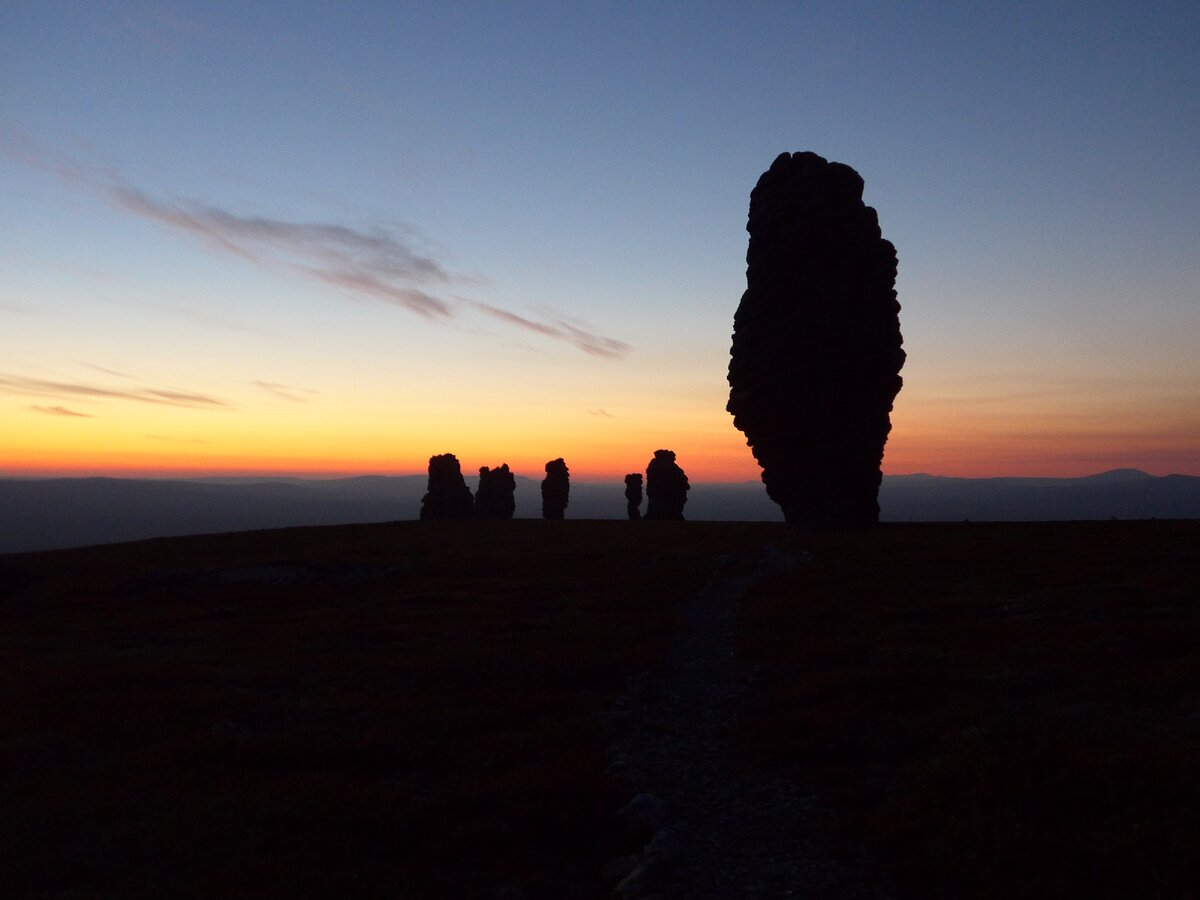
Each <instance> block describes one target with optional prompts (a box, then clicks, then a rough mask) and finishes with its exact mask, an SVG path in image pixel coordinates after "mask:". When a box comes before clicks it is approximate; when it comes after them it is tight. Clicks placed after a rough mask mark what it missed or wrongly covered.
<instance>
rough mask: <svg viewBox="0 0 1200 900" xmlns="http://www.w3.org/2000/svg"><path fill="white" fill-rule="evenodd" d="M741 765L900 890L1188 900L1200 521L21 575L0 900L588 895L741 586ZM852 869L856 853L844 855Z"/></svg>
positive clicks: (1194, 875) (417, 551)
mask: <svg viewBox="0 0 1200 900" xmlns="http://www.w3.org/2000/svg"><path fill="white" fill-rule="evenodd" d="M767 543H776V544H779V545H781V546H784V547H786V548H788V549H789V550H791V551H792V552H793V553H794V554H795V556H796V559H797V561H798V562H797V565H796V567H795V568H794V569H793V570H792V571H790V572H789V573H787V574H783V575H772V576H766V577H763V578H762V579H760V580H759V581H758V582H757V583H756V584H755V585H754V586H753V587H752V588H751V589H750V591H749V592H748V594H747V596H746V597H745V599H744V601H743V612H742V619H741V626H740V634H739V638H738V640H739V647H740V654H741V660H740V661H741V664H742V666H743V668H744V671H745V674H746V677H747V679H748V680H749V683H750V685H751V687H750V689H749V690H748V692H746V693H744V694H743V695H742V700H741V708H740V709H739V710H738V713H739V717H738V720H737V721H738V724H737V726H736V729H735V733H734V735H733V738H734V740H735V742H736V746H737V748H738V757H737V758H738V760H739V764H740V765H743V766H747V767H751V768H754V769H758V770H764V771H765V770H768V769H770V770H776V771H783V772H785V773H786V774H787V775H788V776H789V777H791V778H794V779H795V780H796V781H797V782H798V783H800V784H801V785H803V786H804V787H805V789H807V790H811V791H812V792H814V794H815V796H816V798H817V806H816V811H815V812H814V813H813V815H814V816H815V817H816V818H817V819H818V822H819V825H820V828H821V829H822V830H823V831H824V833H825V834H827V835H828V838H829V846H830V848H831V852H839V848H840V847H845V848H846V853H847V857H848V858H849V857H850V856H851V855H852V854H858V851H857V850H854V849H852V848H866V851H867V855H868V856H869V858H870V860H871V861H872V862H871V863H870V864H871V865H873V867H874V869H875V871H874V873H873V877H874V878H875V879H876V880H877V881H878V882H880V883H882V884H884V885H886V887H887V888H888V890H889V891H890V892H891V893H892V895H893V896H895V897H897V898H911V900H930V898H948V900H949V898H996V900H999V898H1005V900H1008V898H1014V897H1022V898H1031V897H1047V898H1049V897H1057V898H1061V897H1088V898H1106V897H1147V898H1150V897H1187V896H1200V863H1198V861H1197V860H1198V859H1200V854H1198V853H1197V850H1196V848H1197V847H1200V774H1198V768H1200V765H1198V764H1200V753H1198V752H1197V751H1198V750H1200V640H1198V638H1200V523H1197V522H1187V523H1181V522H1130V523H1124V522H1111V523H1095V524H1062V525H1058V524H1039V525H1020V524H1008V525H979V524H974V525H968V524H955V525H906V526H890V527H882V528H879V529H877V530H875V531H872V532H869V533H863V534H832V535H816V536H799V535H795V534H793V533H790V532H788V531H787V530H786V529H785V528H784V527H783V526H782V525H775V524H754V525H737V524H704V523H655V522H642V523H627V522H583V521H578V522H573V521H566V522H540V521H510V522H499V523H482V522H467V523H417V522H409V523H401V524H395V525H371V526H342V527H332V528H305V529H290V530H283V531H271V532H250V533H243V534H231V535H220V536H207V537H192V538H172V539H164V540H154V541H144V542H139V543H134V544H123V545H109V546H104V547H97V548H89V549H81V550H70V551H57V552H50V553H39V554H28V555H20V556H7V557H0V617H2V619H3V627H2V629H0V642H2V643H0V654H2V660H3V664H2V665H0V703H2V704H3V705H2V707H0V709H2V720H0V721H2V722H3V725H2V728H0V895H3V896H9V897H21V896H61V897H68V896H69V897H98V896H108V897H131V896H144V897H151V896H154V897H163V896H173V897H174V896H220V895H233V894H242V895H257V896H263V895H273V896H298V895H307V896H312V895H343V896H389V897H414V898H415V897H447V898H450V897H456V898H457V897H462V898H474V897H480V898H495V897H500V896H505V895H506V893H507V896H510V897H517V896H523V897H526V898H531V900H533V898H588V897H603V896H606V895H607V893H608V891H609V887H608V886H605V885H604V884H603V883H602V880H601V877H600V870H601V868H602V867H603V865H604V864H605V862H606V861H608V860H610V859H611V858H613V857H614V856H617V855H620V854H622V853H627V852H629V851H630V850H631V849H632V848H630V847H628V846H625V845H623V843H622V840H623V839H622V838H621V837H620V836H619V835H617V834H615V833H614V831H613V828H612V826H611V825H610V821H609V815H610V813H611V812H612V811H613V810H614V809H616V808H617V807H619V806H620V805H621V804H622V803H623V802H624V801H625V800H626V799H627V798H628V789H627V788H626V787H625V786H623V785H622V784H620V783H618V782H617V781H615V780H614V779H613V778H611V777H609V776H607V775H606V774H605V770H606V767H607V765H608V759H607V749H608V742H609V738H608V736H607V735H606V732H605V728H604V725H603V715H602V714H603V713H604V712H605V711H606V710H608V709H610V708H611V706H612V704H613V703H614V700H615V699H616V698H617V697H618V696H619V695H620V694H621V693H622V692H623V690H624V689H625V685H626V679H627V678H629V676H631V675H636V674H637V673H639V672H643V671H647V670H653V669H654V667H655V665H656V663H657V661H658V660H659V659H660V658H661V656H662V654H663V652H664V648H665V646H666V643H667V641H668V640H669V639H670V636H671V634H672V632H673V630H674V629H675V627H676V618H675V613H676V609H677V605H678V603H679V602H680V601H682V600H683V599H685V598H686V597H688V596H690V595H691V594H692V593H694V592H696V591H697V590H699V589H700V588H702V587H703V586H704V584H705V583H707V582H708V581H709V580H711V579H712V578H714V577H719V576H722V575H729V574H733V573H736V572H737V571H739V570H740V569H742V568H744V567H746V566H748V565H749V564H750V563H749V560H751V558H752V557H753V555H754V553H755V551H756V549H757V548H759V547H761V546H762V545H764V544H767ZM855 858H860V855H855Z"/></svg>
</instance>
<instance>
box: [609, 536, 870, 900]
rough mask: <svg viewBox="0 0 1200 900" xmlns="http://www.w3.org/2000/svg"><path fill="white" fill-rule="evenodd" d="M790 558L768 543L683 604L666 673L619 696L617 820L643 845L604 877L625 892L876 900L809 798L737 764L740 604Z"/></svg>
mask: <svg viewBox="0 0 1200 900" xmlns="http://www.w3.org/2000/svg"><path fill="white" fill-rule="evenodd" d="M796 563H797V560H796V559H795V558H794V557H793V556H791V555H790V554H788V553H786V552H784V551H782V550H780V549H778V548H776V547H768V548H764V550H763V551H762V553H761V555H760V557H759V559H758V560H757V564H756V566H755V568H754V569H753V570H752V571H751V572H749V573H747V574H743V575H736V576H731V577H727V578H723V579H720V580H718V581H716V582H714V583H713V584H711V585H709V586H708V587H707V588H706V589H705V590H703V591H702V592H700V593H699V594H697V595H695V596H694V597H692V598H691V599H690V600H689V601H687V603H686V605H685V607H684V609H683V614H682V617H681V626H680V630H679V632H678V633H677V635H676V636H675V638H674V639H673V641H672V644H671V647H670V650H669V652H668V655H667V659H666V662H665V665H664V667H663V670H662V671H661V672H659V673H657V674H656V675H653V676H650V675H646V676H642V677H641V678H639V679H637V680H636V683H634V684H632V685H631V688H630V693H629V695H628V696H626V697H625V698H623V699H622V700H621V701H619V702H618V704H617V707H616V709H615V710H614V712H613V718H614V720H615V721H616V722H617V723H618V729H619V732H620V734H621V737H619V738H618V739H617V740H616V741H615V742H614V745H613V768H614V770H616V771H617V772H619V774H620V776H621V777H622V779H623V780H624V781H625V782H626V784H627V785H628V786H629V788H630V790H631V791H632V792H633V793H634V796H633V800H632V801H631V802H630V804H629V805H628V806H627V807H626V808H624V809H623V810H621V811H619V812H618V813H617V814H616V815H615V817H614V818H615V819H616V821H617V823H618V825H619V826H620V827H622V828H624V829H627V830H628V831H630V832H632V833H634V834H636V835H638V836H639V837H640V838H641V839H644V840H645V841H646V844H645V849H644V850H643V851H642V852H641V853H638V854H636V855H634V856H630V857H624V858H622V859H619V860H615V861H613V863H612V864H611V865H610V866H609V867H608V870H607V872H606V875H607V877H608V878H609V880H610V881H611V882H612V883H613V884H614V885H615V887H614V894H615V895H616V896H618V897H623V898H630V900H632V898H650V897H661V898H664V900H707V898H713V900H717V898H720V900H732V898H787V897H822V898H830V900H834V898H836V900H849V898H854V900H860V898H861V900H866V898H870V900H880V898H882V897H883V896H884V895H883V894H881V893H880V892H878V891H875V890H872V889H871V888H870V887H869V886H867V885H865V884H863V883H861V879H859V878H858V877H857V875H856V873H855V872H854V871H853V870H854V869H855V868H857V867H856V866H854V865H853V864H848V863H846V862H844V861H835V860H833V859H830V858H828V856H827V855H823V854H822V853H821V851H820V842H819V840H818V838H817V836H815V835H814V834H812V833H811V829H810V828H809V827H808V820H809V818H810V816H809V815H808V810H809V809H810V808H811V804H812V800H811V798H810V797H809V796H806V795H805V794H804V793H802V792H801V791H800V790H798V789H797V788H796V787H795V785H793V784H791V783H790V782H787V781H785V780H783V779H781V778H771V777H759V776H755V777H749V776H746V775H743V774H741V773H739V772H738V771H737V770H736V769H735V767H734V765H733V761H732V743H731V730H732V726H733V724H734V718H735V715H736V703H735V702H734V701H736V698H737V695H738V693H739V692H740V691H742V690H744V689H745V686H744V684H741V683H739V679H738V669H737V664H736V660H735V658H734V643H735V635H736V629H737V621H738V612H739V606H740V600H741V597H742V595H743V594H744V593H745V591H746V589H747V588H748V587H749V586H750V585H751V584H753V583H754V581H756V580H757V579H759V578H761V577H763V576H765V575H768V574H772V573H776V572H781V571H786V570H787V569H788V568H790V567H792V566H794V565H795V564H796Z"/></svg>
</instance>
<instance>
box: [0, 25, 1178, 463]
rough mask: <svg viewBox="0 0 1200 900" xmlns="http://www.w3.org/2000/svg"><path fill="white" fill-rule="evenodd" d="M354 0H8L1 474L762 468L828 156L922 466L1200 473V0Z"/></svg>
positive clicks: (895, 439)
mask: <svg viewBox="0 0 1200 900" xmlns="http://www.w3.org/2000/svg"><path fill="white" fill-rule="evenodd" d="M352 10H353V12H344V13H343V12H338V11H335V10H333V9H331V8H327V7H320V6H318V7H315V8H308V5H307V4H299V5H292V4H267V5H266V6H263V7H256V9H255V11H249V10H240V9H239V8H237V7H229V8H222V9H219V10H218V9H213V8H209V7H206V6H204V5H193V4H188V3H168V4H158V3H121V4H116V5H108V4H105V5H90V4H84V5H74V6H70V7H69V8H68V10H67V11H65V12H64V11H63V10H60V9H59V8H58V7H50V6H46V5H42V4H10V5H9V6H7V7H6V8H5V9H4V10H3V12H0V84H3V85H4V89H3V92H2V97H0V184H2V190H3V195H4V197H5V217H4V219H5V221H4V224H3V225H2V226H0V350H2V353H0V476H21V475H36V476H49V475H85V474H86V475H116V476H134V475H136V476H154V477H165V476H173V477H178V476H189V475H197V476H199V475H217V474H253V475H270V474H289V475H315V476H330V477H332V476H335V475H355V474H411V473H418V472H421V471H423V470H424V467H425V464H426V460H427V459H428V458H429V456H430V455H432V454H435V453H443V452H453V453H455V454H457V456H458V457H459V459H460V460H461V461H462V463H463V468H464V470H465V471H466V472H468V473H470V472H473V471H474V470H476V469H477V468H478V467H479V466H483V465H488V466H493V465H497V464H499V463H501V462H507V463H508V464H509V465H510V466H511V467H512V468H513V469H514V471H516V472H517V473H519V474H522V475H526V476H528V477H540V476H541V473H542V466H543V464H544V463H545V461H546V460H549V459H552V458H555V457H559V456H561V457H564V458H565V459H566V460H567V463H568V465H569V466H570V467H571V473H572V477H575V478H580V479H585V480H607V479H619V478H620V477H621V476H622V475H623V474H624V473H626V472H633V471H641V470H644V469H645V466H646V463H647V461H648V460H649V459H650V457H651V454H652V453H653V451H654V450H655V449H657V448H660V447H664V448H670V449H673V450H674V451H676V453H677V454H678V458H679V462H680V464H681V465H682V466H683V467H684V468H685V470H686V471H687V473H688V475H689V476H690V477H691V478H692V479H693V481H746V480H752V479H757V478H758V474H759V470H758V468H757V466H756V464H755V462H754V460H753V458H752V457H751V455H750V451H749V449H748V448H747V447H746V445H745V441H744V438H743V437H742V435H741V434H740V433H738V432H737V431H736V430H734V428H733V425H732V421H731V419H730V417H729V415H728V414H727V413H726V412H725V411H724V407H725V402H726V400H727V396H728V386H727V384H726V382H725V372H726V366H727V363H728V353H729V341H730V332H731V329H732V317H733V312H734V310H735V308H736V307H737V304H738V299H739V297H740V295H741V292H742V291H743V289H744V288H745V252H746V232H745V230H744V229H745V224H746V209H747V204H748V199H749V193H750V190H751V188H752V187H753V186H754V184H755V181H756V179H757V178H758V176H759V174H760V173H761V172H762V171H763V170H764V169H765V168H766V167H767V166H768V165H769V164H770V163H771V161H772V159H773V158H774V157H775V155H776V154H778V153H779V152H780V151H783V150H802V149H812V150H815V151H817V152H818V153H821V154H822V155H824V156H827V157H828V158H829V159H832V160H839V161H844V162H846V163H848V164H850V165H852V166H854V167H855V168H856V169H857V170H858V171H859V172H861V173H862V175H863V177H864V178H865V181H866V190H865V195H864V199H865V200H866V202H867V203H868V204H870V205H872V206H874V207H875V208H876V209H877V210H878V213H879V219H880V224H881V227H882V230H883V234H884V236H885V237H887V238H888V239H889V240H891V241H892V242H893V243H894V244H895V245H896V247H897V250H898V255H899V259H900V269H899V273H900V274H899V280H898V282H897V289H898V292H899V297H900V302H901V305H902V310H901V314H900V322H901V329H902V331H903V334H904V339H905V349H906V351H907V352H908V359H909V361H908V364H907V365H906V367H905V369H904V371H903V372H902V375H903V377H904V381H905V387H904V389H903V391H902V392H901V393H900V395H899V397H898V398H897V401H896V406H895V411H894V413H893V416H892V423H893V430H892V433H891V437H890V440H889V442H888V444H887V448H886V454H885V458H884V471H885V473H891V474H903V473H913V472H927V473H933V474H941V475H962V476H994V475H1054V476H1071V475H1086V474H1091V473H1095V472H1100V471H1104V470H1106V469H1112V468H1117V467H1136V468H1140V469H1144V470H1146V471H1148V472H1150V473H1152V474H1159V475H1161V474H1168V473H1185V474H1200V364H1197V361H1196V360H1197V354H1196V349H1195V341H1196V335H1197V334H1200V300H1198V298H1197V294H1196V285H1197V284H1200V256H1198V255H1197V254H1196V252H1195V248H1196V246H1197V245H1200V222H1198V220H1197V218H1196V214H1195V210H1196V209H1200V181H1198V180H1197V177H1196V171H1197V168H1196V165H1195V148H1196V146H1198V145H1200V111H1198V108H1197V102H1198V101H1197V97H1200V86H1198V85H1197V83H1196V82H1197V72H1198V71H1200V61H1198V60H1197V58H1196V49H1195V41H1194V35H1195V34H1196V30H1197V27H1200V22H1197V20H1196V13H1195V11H1194V10H1191V9H1189V8H1188V7H1186V6H1175V5H1170V4H1168V5H1166V6H1164V7H1163V8H1161V9H1159V8H1157V7H1153V6H1152V7H1150V8H1146V9H1145V10H1141V11H1133V10H1131V9H1129V8H1126V7H1124V6H1119V5H1116V4H1108V5H1102V6H1100V7H1097V8H1096V9H1090V8H1089V9H1087V10H1084V9H1082V8H1081V9H1079V10H1076V11H1073V12H1064V11H1060V12H1059V13H1058V14H1055V15H1051V14H1050V13H1046V14H1045V15H1040V14H1039V15H1038V16H1037V17H1034V16H1033V15H1032V13H1030V14H1029V15H1028V16H1025V15H1016V14H1015V13H1013V12H1012V11H1011V10H1010V11H1008V12H1006V11H1005V10H1004V9H1003V8H1002V7H1000V8H996V9H989V10H988V11H986V12H984V13H982V14H978V13H977V12H975V11H967V10H966V9H965V8H961V9H960V8H958V7H952V6H951V7H947V8H946V9H945V10H942V11H940V12H938V11H935V10H922V11H917V10H907V9H900V8H891V7H882V8H880V9H877V10H875V11H873V12H870V13H868V12H866V11H863V10H859V11H857V12H854V11H841V10H840V9H839V8H837V7H829V8H823V9H820V10H813V9H810V8H808V6H807V5H804V6H793V5H789V4H780V5H776V6H771V5H768V6H767V7H761V8H760V7H754V8H750V9H747V8H743V6H742V5H740V4H728V5H718V6H717V7H716V8H714V9H713V10H710V11H709V13H708V14H706V15H703V16H699V15H698V16H689V17H688V21H687V22H686V23H683V22H680V21H678V20H677V14H670V13H668V12H667V11H666V10H659V11H656V10H654V9H649V8H645V9H643V8H638V9H636V10H630V9H627V10H624V11H623V12H622V13H621V14H619V15H618V14H616V13H612V14H607V13H605V12H603V11H601V10H602V8H596V9H594V10H591V11H590V12H589V13H588V14H586V15H582V14H580V13H579V11H577V10H576V11H571V10H568V9H558V8H555V9H553V10H547V9H546V8H542V7H535V6H532V5H519V6H518V7H517V8H516V9H514V10H509V9H505V10H500V9H493V8H491V7H481V8H479V9H476V10H475V11H474V12H472V13H470V14H461V13H456V12H453V11H449V10H442V9H441V8H440V7H437V8H435V7H431V8H429V9H426V10H424V11H423V12H415V11H412V10H410V8H409V7H407V6H404V5H401V6H396V5H394V4H384V3H363V4H352ZM1097 47H1103V48H1105V49H1104V52H1103V53H1099V52H1097V51H1096V49H1095V48H1097Z"/></svg>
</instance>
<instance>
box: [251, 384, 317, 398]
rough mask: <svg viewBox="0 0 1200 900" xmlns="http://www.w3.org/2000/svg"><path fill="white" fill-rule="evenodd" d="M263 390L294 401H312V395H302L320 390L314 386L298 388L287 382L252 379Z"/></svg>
mask: <svg viewBox="0 0 1200 900" xmlns="http://www.w3.org/2000/svg"><path fill="white" fill-rule="evenodd" d="M250 384H252V385H254V386H255V387H256V388H258V389H259V390H261V391H265V392H266V393H268V394H271V395H272V396H274V397H278V398H280V399H281V400H288V401H290V402H292V403H312V402H313V401H312V396H307V397H305V396H301V394H308V395H315V394H317V393H318V392H317V391H314V390H313V389H312V388H298V387H292V386H291V385H287V384H279V383H278V382H275V381H251V382H250Z"/></svg>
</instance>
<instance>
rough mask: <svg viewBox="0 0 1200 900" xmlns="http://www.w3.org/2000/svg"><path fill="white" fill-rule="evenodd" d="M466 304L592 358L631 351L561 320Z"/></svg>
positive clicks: (468, 301) (619, 343)
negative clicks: (536, 317) (547, 320)
mask: <svg viewBox="0 0 1200 900" xmlns="http://www.w3.org/2000/svg"><path fill="white" fill-rule="evenodd" d="M463 302H465V303H467V304H469V305H470V306H471V307H473V308H474V309H477V310H479V311H480V312H481V313H483V314H484V315H487V316H491V317H492V318H493V319H499V320H500V321H502V322H508V323H509V324H510V325H517V326H519V327H521V328H525V329H527V330H529V331H536V332H537V333H538V334H544V335H546V337H551V338H555V339H556V340H560V341H566V342H568V343H570V344H574V345H575V346H576V347H578V348H579V349H580V350H582V351H583V352H584V353H590V354H591V355H592V356H604V357H608V358H610V359H613V358H616V357H619V356H624V355H625V354H626V353H628V352H629V345H628V344H626V343H625V342H624V341H618V340H615V339H613V338H607V337H604V336H603V335H599V334H595V333H594V332H591V331H587V330H586V329H583V328H580V327H578V326H576V325H572V324H571V323H570V322H567V321H565V320H563V319H557V320H554V321H552V322H538V321H535V320H533V319H527V318H526V317H525V316H519V315H517V314H516V313H514V312H509V311H508V310H507V309H501V308H500V307H498V306H492V305H491V304H488V303H481V302H479V301H478V300H464V301H463Z"/></svg>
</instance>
